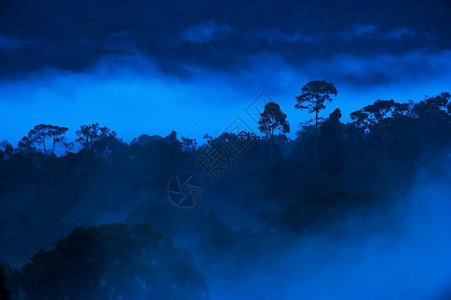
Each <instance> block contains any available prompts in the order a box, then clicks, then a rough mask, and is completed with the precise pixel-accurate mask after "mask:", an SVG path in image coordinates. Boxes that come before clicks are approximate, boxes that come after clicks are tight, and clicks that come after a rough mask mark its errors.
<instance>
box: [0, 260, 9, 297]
mask: <svg viewBox="0 0 451 300" xmlns="http://www.w3.org/2000/svg"><path fill="white" fill-rule="evenodd" d="M5 281H6V278H5V276H4V275H3V266H1V265H0V299H1V300H8V299H9V296H10V295H11V292H10V291H8V290H7V289H6V288H5V286H4V283H5Z"/></svg>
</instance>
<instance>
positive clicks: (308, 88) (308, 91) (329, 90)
mask: <svg viewBox="0 0 451 300" xmlns="http://www.w3.org/2000/svg"><path fill="white" fill-rule="evenodd" d="M301 90H302V94H301V95H299V96H297V97H296V100H297V103H296V104H295V105H294V107H295V108H298V109H308V112H309V113H315V132H316V142H315V158H316V157H317V156H318V123H319V122H318V120H319V117H318V115H319V112H320V111H321V110H323V109H325V108H326V106H325V104H324V103H325V102H326V101H329V102H332V97H331V96H336V95H337V93H338V92H337V89H336V88H335V86H334V85H333V84H332V83H328V82H326V81H324V80H314V81H309V82H307V84H306V85H304V86H303V87H302V89H301Z"/></svg>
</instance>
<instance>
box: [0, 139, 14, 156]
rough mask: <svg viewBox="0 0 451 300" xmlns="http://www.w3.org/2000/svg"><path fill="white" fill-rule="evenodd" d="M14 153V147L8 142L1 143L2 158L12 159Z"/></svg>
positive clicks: (0, 153) (0, 152)
mask: <svg viewBox="0 0 451 300" xmlns="http://www.w3.org/2000/svg"><path fill="white" fill-rule="evenodd" d="M13 152H14V148H13V145H11V143H9V142H8V141H7V140H3V141H1V142H0V158H1V159H3V158H7V157H10V156H11V155H12V154H13Z"/></svg>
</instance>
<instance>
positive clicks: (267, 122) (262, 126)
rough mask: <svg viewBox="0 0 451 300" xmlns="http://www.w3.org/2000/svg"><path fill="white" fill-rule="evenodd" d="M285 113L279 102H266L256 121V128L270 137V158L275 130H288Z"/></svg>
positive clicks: (286, 131) (283, 131) (285, 131)
mask: <svg viewBox="0 0 451 300" xmlns="http://www.w3.org/2000/svg"><path fill="white" fill-rule="evenodd" d="M286 119H287V115H286V114H285V113H283V112H282V110H281V109H280V106H279V104H277V103H275V102H268V103H266V105H265V109H264V111H263V112H262V113H261V114H260V120H259V121H258V125H259V126H258V129H259V130H260V132H262V133H264V134H265V135H266V137H267V138H268V137H269V139H270V144H271V148H270V158H271V160H272V152H273V151H272V139H273V136H274V132H275V131H281V132H282V133H288V132H290V124H289V123H288V121H287V120H286Z"/></svg>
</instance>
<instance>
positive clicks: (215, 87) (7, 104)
mask: <svg viewBox="0 0 451 300" xmlns="http://www.w3.org/2000/svg"><path fill="white" fill-rule="evenodd" d="M450 55H451V54H450V52H449V51H444V52H442V53H431V54H428V53H420V52H414V53H409V54H405V55H401V56H392V55H380V56H377V57H372V58H368V59H364V58H357V57H353V56H350V55H337V56H335V57H332V58H329V59H326V60H324V61H317V60H315V61H312V62H310V63H306V64H304V65H302V66H299V68H296V67H295V66H293V65H290V64H288V63H287V62H285V61H284V60H283V59H282V58H281V57H279V56H277V55H273V54H265V53H262V54H259V55H256V56H253V57H252V58H250V59H249V61H248V64H247V65H244V66H243V67H242V68H241V69H238V70H236V71H235V72H227V71H224V72H222V71H219V70H209V69H204V68H200V67H196V66H185V67H184V68H185V70H186V72H185V73H184V74H185V75H183V76H182V75H180V74H170V73H166V72H163V71H162V70H161V69H160V68H159V67H158V66H157V65H156V64H155V63H154V62H152V60H150V59H148V58H145V57H144V56H140V55H138V56H127V57H113V58H111V57H109V58H105V59H103V60H102V61H101V62H100V63H99V64H98V65H97V66H96V67H95V68H92V69H90V70H88V71H86V72H81V73H74V72H69V71H65V72H63V71H58V70H52V69H47V70H46V71H39V72H36V73H32V74H31V75H27V76H25V77H23V78H22V79H20V80H12V79H3V80H2V81H1V83H0V122H1V123H0V135H1V136H2V137H3V138H5V139H7V140H8V141H10V142H11V143H12V144H14V145H15V144H17V141H18V140H20V139H21V138H22V136H24V135H26V134H27V132H28V131H29V130H30V129H31V128H32V127H33V126H34V125H36V124H40V123H45V124H47V123H50V124H55V125H59V126H66V127H69V129H70V133H69V135H68V137H69V138H72V139H73V138H74V131H75V130H77V129H78V128H79V126H80V125H82V124H90V123H95V122H99V123H100V124H104V125H106V126H109V127H110V128H112V129H113V130H115V131H116V132H117V133H118V134H119V136H121V137H122V138H123V139H124V140H125V141H127V142H129V141H131V140H132V139H133V138H134V137H137V136H139V135H140V134H143V133H148V134H158V135H162V136H166V135H167V134H168V133H169V132H170V131H171V130H176V131H177V132H178V133H179V136H187V137H192V138H197V139H198V141H202V137H203V136H204V134H206V133H208V134H210V135H212V136H215V135H218V134H220V133H221V132H222V131H223V130H224V129H225V128H227V126H228V125H229V124H230V123H231V122H232V121H233V120H234V119H235V118H236V117H238V116H243V115H244V116H245V114H244V109H245V108H246V107H247V106H248V105H249V104H251V103H252V102H253V101H254V99H255V98H256V97H258V96H259V95H260V93H261V92H262V91H265V92H266V93H267V94H268V95H269V96H270V97H271V98H272V99H273V100H274V101H277V102H278V103H280V104H281V107H282V109H283V110H284V111H286V112H287V114H288V115H289V119H288V120H289V122H290V123H291V124H292V129H293V130H292V132H291V134H290V135H289V136H290V137H292V138H294V137H295V135H294V133H295V132H296V130H297V129H299V127H298V124H299V122H303V121H305V120H307V119H310V118H311V116H310V115H308V114H307V113H306V112H299V111H297V110H296V109H295V108H294V103H295V96H297V95H298V94H299V93H300V88H301V87H302V86H303V85H304V84H305V83H306V82H307V81H308V80H313V79H318V78H323V79H326V80H329V81H331V82H334V84H335V85H336V87H337V89H338V96H337V97H336V99H335V100H334V102H333V103H329V104H327V108H326V110H325V111H324V113H323V114H324V115H325V116H326V115H327V114H328V113H330V112H331V111H333V110H334V109H335V108H337V107H340V109H341V110H342V112H343V115H344V118H345V119H344V120H348V119H347V118H348V115H349V113H351V112H352V111H354V110H356V109H358V108H360V107H362V106H364V105H367V104H369V103H372V102H374V101H375V100H377V99H395V100H396V101H399V102H406V101H408V100H416V101H417V100H421V99H423V98H424V96H425V95H435V94H438V93H440V92H442V91H445V90H446V89H447V88H449V82H450V80H451V65H450V61H451V59H450ZM247 122H252V121H251V120H247Z"/></svg>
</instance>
